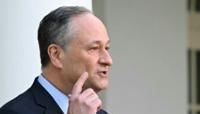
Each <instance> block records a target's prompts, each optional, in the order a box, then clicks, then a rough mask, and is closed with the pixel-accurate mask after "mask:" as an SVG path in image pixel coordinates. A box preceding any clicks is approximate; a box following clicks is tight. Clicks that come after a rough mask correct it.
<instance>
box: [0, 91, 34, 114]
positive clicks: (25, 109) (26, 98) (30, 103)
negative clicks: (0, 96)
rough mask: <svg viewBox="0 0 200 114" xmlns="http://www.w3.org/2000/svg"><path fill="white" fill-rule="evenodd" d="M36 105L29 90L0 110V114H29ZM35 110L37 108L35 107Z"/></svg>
mask: <svg viewBox="0 0 200 114" xmlns="http://www.w3.org/2000/svg"><path fill="white" fill-rule="evenodd" d="M35 107H36V104H35V102H34V98H33V95H32V93H31V92H30V89H29V90H27V91H26V92H24V93H22V94H21V95H19V96H17V97H16V98H14V99H13V100H11V101H9V102H8V103H6V104H5V105H3V106H2V107H1V108H0V114H27V113H28V114H31V113H29V112H31V111H32V110H34V109H35ZM36 108H37V107H36Z"/></svg>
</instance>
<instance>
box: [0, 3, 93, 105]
mask: <svg viewBox="0 0 200 114" xmlns="http://www.w3.org/2000/svg"><path fill="white" fill-rule="evenodd" d="M63 5H67V6H69V5H81V6H85V7H87V8H88V9H91V7H92V3H91V0H17V1H15V0H1V1H0V14H1V16H0V18H1V21H0V39H1V42H0V52H1V54H0V106H2V105H3V104H4V103H5V102H7V101H9V100H11V99H12V98H14V97H15V96H17V95H18V94H20V93H21V92H23V91H25V90H26V89H27V88H28V87H30V85H31V84H32V83H33V80H34V78H35V77H36V76H37V75H39V74H40V57H39V48H38V43H37V29H38V26H39V22H40V20H41V19H42V18H43V16H44V15H46V14H47V13H49V12H50V11H51V10H53V9H55V8H57V7H59V6H63Z"/></svg>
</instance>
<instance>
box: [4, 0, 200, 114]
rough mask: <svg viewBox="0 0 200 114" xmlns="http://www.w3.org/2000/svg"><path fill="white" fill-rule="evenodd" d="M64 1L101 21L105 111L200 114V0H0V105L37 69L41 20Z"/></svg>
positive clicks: (26, 83)
mask: <svg viewBox="0 0 200 114" xmlns="http://www.w3.org/2000/svg"><path fill="white" fill-rule="evenodd" d="M63 5H65V6H71V5H79V6H84V7H87V8H88V9H90V10H92V11H93V12H94V13H95V15H97V16H98V17H99V18H100V19H101V20H102V21H103V22H104V23H105V25H106V26H107V29H108V32H109V36H110V39H111V54H112V57H113V62H114V64H113V67H112V69H111V73H110V77H109V78H110V85H109V88H108V89H107V90H106V91H104V92H102V93H101V94H100V96H101V98H102V100H103V102H104V108H105V109H106V110H107V111H108V112H109V113H110V114H125V113H131V114H200V105H199V104H200V0H93V1H92V0H42V1H41V0H15V1H13V0H0V14H1V15H0V19H1V21H0V38H1V42H0V52H1V53H0V106H2V105H3V104H4V103H6V102H7V101H9V100H11V99H12V98H14V97H16V96H17V95H19V94H20V93H22V92H23V91H25V90H26V89H27V88H29V87H30V86H31V84H32V83H33V80H34V78H35V77H36V76H37V75H39V74H40V72H41V71H40V56H39V48H38V44H37V29H38V26H39V22H40V20H41V19H42V18H43V17H44V15H46V14H47V13H48V12H50V11H51V10H53V9H55V8H57V7H59V6H63Z"/></svg>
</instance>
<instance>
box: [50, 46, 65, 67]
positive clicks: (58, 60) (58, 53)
mask: <svg viewBox="0 0 200 114" xmlns="http://www.w3.org/2000/svg"><path fill="white" fill-rule="evenodd" d="M47 50H48V55H49V59H50V61H51V63H52V64H53V65H54V66H55V67H57V68H63V64H62V56H63V55H64V51H63V49H62V48H61V47H60V46H58V45H56V44H51V45H49V47H48V49H47Z"/></svg>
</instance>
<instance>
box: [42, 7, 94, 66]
mask: <svg viewBox="0 0 200 114" xmlns="http://www.w3.org/2000/svg"><path fill="white" fill-rule="evenodd" d="M84 13H91V11H89V10H88V9H86V8H84V7H80V6H62V7H59V8H57V9H55V10H53V11H51V12H50V13H49V14H47V15H46V16H45V17H44V18H43V19H42V21H41V22H40V25H39V28H38V44H39V49H40V58H41V64H42V68H43V67H45V66H47V64H48V63H49V62H50V58H49V55H48V53H47V49H48V46H49V45H50V44H57V45H59V46H60V47H61V48H63V49H64V47H66V45H67V44H68V43H69V40H70V39H71V38H72V37H73V35H74V32H73V30H72V27H71V26H73V25H72V24H70V22H71V19H72V17H75V16H77V15H81V14H84Z"/></svg>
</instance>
